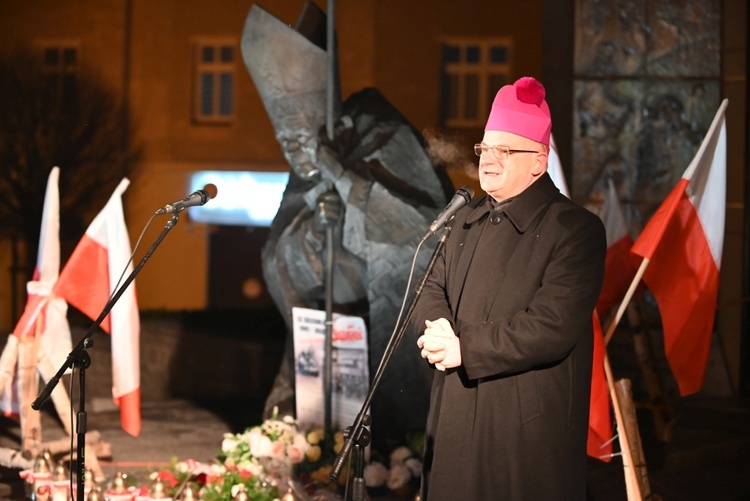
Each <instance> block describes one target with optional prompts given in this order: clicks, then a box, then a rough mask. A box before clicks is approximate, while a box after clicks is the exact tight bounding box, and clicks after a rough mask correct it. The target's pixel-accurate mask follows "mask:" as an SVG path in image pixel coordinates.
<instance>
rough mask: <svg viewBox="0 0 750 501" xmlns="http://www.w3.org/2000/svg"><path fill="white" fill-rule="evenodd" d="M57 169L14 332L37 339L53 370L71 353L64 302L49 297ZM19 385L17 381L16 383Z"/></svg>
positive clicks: (56, 255) (11, 402)
mask: <svg viewBox="0 0 750 501" xmlns="http://www.w3.org/2000/svg"><path fill="white" fill-rule="evenodd" d="M59 179H60V168H59V167H53V168H52V170H51V171H50V173H49V176H48V178H47V190H46V192H45V194H44V206H43V208H42V223H41V230H40V233H39V248H38V252H37V258H36V266H35V268H34V273H33V275H32V278H31V281H30V282H28V283H27V284H26V291H27V293H28V298H27V301H26V307H25V308H24V312H23V314H22V315H21V318H20V319H19V320H18V323H17V324H16V327H15V328H14V329H13V335H15V336H16V337H17V338H18V339H21V338H23V337H33V336H35V335H37V333H38V334H39V336H40V339H39V347H40V348H41V350H42V352H43V353H44V354H45V355H46V356H47V358H48V359H49V361H50V362H51V363H52V364H53V365H54V366H60V365H62V364H63V362H64V361H65V359H66V358H67V356H68V353H70V351H71V349H72V343H71V339H70V327H69V325H68V320H67V314H68V305H67V303H66V302H65V300H64V299H61V298H58V297H55V296H54V295H51V292H52V288H53V286H54V285H55V282H56V281H57V277H58V276H59V274H60V194H59V188H58V184H59ZM16 383H18V381H16ZM0 406H2V409H3V412H4V413H5V414H6V415H15V414H17V413H18V402H17V388H13V387H10V382H9V385H8V386H6V388H5V390H4V392H3V400H2V402H1V403H0Z"/></svg>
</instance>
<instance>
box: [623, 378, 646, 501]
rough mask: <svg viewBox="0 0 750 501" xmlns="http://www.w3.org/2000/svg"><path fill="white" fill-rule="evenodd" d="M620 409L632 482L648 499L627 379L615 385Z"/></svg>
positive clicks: (636, 423) (641, 449)
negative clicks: (630, 464)
mask: <svg viewBox="0 0 750 501" xmlns="http://www.w3.org/2000/svg"><path fill="white" fill-rule="evenodd" d="M615 390H616V391H617V395H618V400H619V402H620V409H621V411H622V418H623V424H624V425H625V427H626V428H627V430H628V436H627V438H628V444H629V445H630V447H629V450H630V457H631V461H632V472H633V473H632V475H631V476H634V477H635V479H634V481H635V482H637V483H638V487H639V489H640V492H641V496H642V498H645V499H648V497H649V496H650V495H651V485H650V484H649V481H648V471H647V469H646V458H645V456H644V455H643V446H642V444H641V435H640V433H639V432H638V418H637V417H636V414H635V405H634V404H633V392H632V387H631V382H630V380H629V379H620V380H618V381H617V384H616V385H615Z"/></svg>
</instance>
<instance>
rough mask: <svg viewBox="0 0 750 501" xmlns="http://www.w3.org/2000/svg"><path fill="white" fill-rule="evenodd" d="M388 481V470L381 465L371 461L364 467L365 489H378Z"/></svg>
mask: <svg viewBox="0 0 750 501" xmlns="http://www.w3.org/2000/svg"><path fill="white" fill-rule="evenodd" d="M386 479H388V470H387V469H386V468H385V466H384V465H383V463H378V462H377V461H373V462H372V463H370V464H368V465H365V485H366V486H367V487H380V486H382V485H383V484H384V483H385V481H386Z"/></svg>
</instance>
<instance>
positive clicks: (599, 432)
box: [547, 135, 612, 462]
mask: <svg viewBox="0 0 750 501" xmlns="http://www.w3.org/2000/svg"><path fill="white" fill-rule="evenodd" d="M549 139H550V143H549V145H550V151H549V157H548V158H547V172H549V175H550V177H551V178H552V182H554V183H555V186H557V189H558V190H560V193H562V194H563V195H565V196H566V197H568V198H570V192H569V191H568V183H567V182H566V181H565V174H564V173H563V169H562V164H561V162H560V157H559V156H558V155H557V146H556V145H555V139H554V137H552V136H551V135H550V138H549ZM592 321H593V322H594V362H593V369H592V372H591V397H590V399H591V400H590V406H589V431H588V440H587V443H586V452H587V454H588V455H589V456H591V457H594V458H597V459H601V460H602V461H607V462H608V461H609V460H610V459H611V456H610V454H611V453H612V442H611V440H610V437H611V436H612V418H611V416H610V412H609V410H610V407H609V390H608V388H607V377H606V375H605V374H604V355H605V347H604V337H603V336H602V327H601V324H600V323H599V318H598V317H597V316H596V313H593V314H592Z"/></svg>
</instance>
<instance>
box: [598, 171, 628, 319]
mask: <svg viewBox="0 0 750 501" xmlns="http://www.w3.org/2000/svg"><path fill="white" fill-rule="evenodd" d="M600 217H601V218H602V221H603V222H604V229H605V230H606V232H607V257H606V260H605V263H604V283H603V284H602V290H601V292H600V293H599V299H598V301H597V303H596V311H597V312H598V313H599V315H600V318H607V315H609V312H610V310H611V309H612V307H613V306H615V305H617V304H619V303H620V302H621V301H622V299H623V298H624V297H625V293H626V292H627V291H628V287H630V283H631V282H632V281H633V278H635V273H636V268H635V266H634V265H633V262H632V261H631V260H630V248H631V247H633V238H632V237H631V236H630V232H629V231H628V227H627V224H626V223H625V216H623V214H622V208H621V207H620V201H619V199H618V197H617V190H615V185H614V183H613V182H612V180H611V179H610V180H609V182H608V189H607V191H606V193H605V195H604V205H603V206H602V212H601V214H600Z"/></svg>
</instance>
